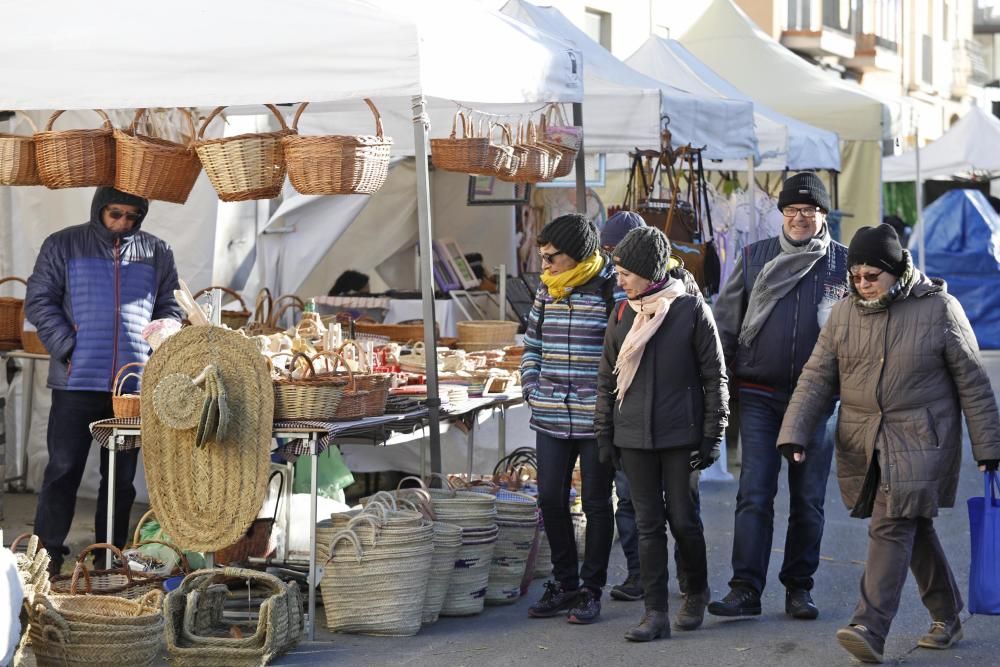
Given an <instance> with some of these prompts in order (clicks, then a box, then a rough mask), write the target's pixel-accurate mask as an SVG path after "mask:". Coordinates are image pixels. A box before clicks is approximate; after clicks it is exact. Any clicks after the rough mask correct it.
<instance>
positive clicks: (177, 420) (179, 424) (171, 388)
mask: <svg viewBox="0 0 1000 667" xmlns="http://www.w3.org/2000/svg"><path fill="white" fill-rule="evenodd" d="M204 403H205V391H204V390H203V389H202V388H201V387H199V386H197V385H196V384H194V382H192V381H191V376H189V375H185V374H184V373H173V374H171V375H168V376H166V377H164V378H162V379H161V380H160V382H159V383H158V384H157V385H156V389H155V390H154V391H153V407H154V408H155V409H156V416H157V417H159V418H160V421H161V422H163V424H164V425H165V426H168V427H170V428H172V429H177V430H186V429H189V428H194V427H196V426H197V425H198V420H199V418H200V417H201V410H202V406H203V405H204Z"/></svg>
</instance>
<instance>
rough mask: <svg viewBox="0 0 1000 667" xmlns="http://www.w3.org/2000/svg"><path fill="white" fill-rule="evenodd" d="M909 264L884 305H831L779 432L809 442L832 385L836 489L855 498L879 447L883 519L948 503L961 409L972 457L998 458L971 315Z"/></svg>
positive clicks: (954, 482)
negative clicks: (836, 406)
mask: <svg viewBox="0 0 1000 667" xmlns="http://www.w3.org/2000/svg"><path fill="white" fill-rule="evenodd" d="M907 261H908V268H907V269H906V270H905V271H904V275H903V277H902V278H901V279H900V282H899V285H900V293H899V295H898V296H897V297H896V298H895V299H894V300H888V299H886V300H884V302H883V304H882V306H883V307H878V308H874V309H873V308H866V307H862V306H861V305H859V303H858V300H859V297H858V295H857V294H854V295H853V296H852V297H851V298H850V299H845V300H843V301H841V302H839V303H837V304H836V305H835V306H834V307H833V311H832V313H831V315H830V320H829V321H828V322H827V324H826V326H825V327H824V328H823V332H822V333H821V334H820V337H819V341H818V342H817V344H816V348H815V349H814V350H813V353H812V356H811V357H810V358H809V361H808V363H806V366H805V368H804V369H803V371H802V376H801V377H800V378H799V383H798V385H797V386H796V387H795V392H794V394H793V396H792V400H791V403H790V404H789V406H788V410H787V412H786V413H785V417H784V421H783V423H782V426H781V432H780V433H779V436H778V444H779V445H781V444H786V443H795V444H799V445H802V446H806V447H807V446H808V443H809V442H810V440H811V439H810V437H809V434H810V433H812V432H813V431H814V429H815V426H816V419H817V418H818V416H819V415H820V414H821V412H822V407H823V406H825V405H827V404H828V403H829V399H830V397H832V396H833V394H834V392H836V391H837V388H838V385H839V390H840V401H841V403H840V417H839V420H838V423H837V477H838V481H839V483H840V493H841V496H842V498H843V500H844V503H845V504H846V505H847V507H848V508H853V507H854V506H855V505H856V504H857V501H858V498H859V496H860V494H861V490H862V485H863V482H864V479H865V475H866V473H867V472H868V468H869V466H870V465H871V462H872V457H873V456H874V453H875V451H876V450H878V451H880V452H881V456H880V457H879V464H880V466H881V473H882V477H881V482H880V484H881V486H882V490H883V491H884V492H885V493H886V495H887V497H888V506H887V512H888V516H889V517H890V518H915V517H934V516H936V515H937V511H938V508H939V507H952V506H954V504H955V494H956V489H957V486H958V476H959V472H958V471H959V464H960V463H961V459H962V424H961V421H960V419H961V414H962V413H963V412H964V413H965V419H966V423H967V424H968V428H969V437H970V439H971V440H972V453H973V456H974V457H975V459H976V460H977V461H982V460H986V459H997V458H1000V416H998V412H997V404H996V399H995V397H994V394H993V390H992V388H991V387H990V380H989V377H988V376H987V375H986V372H985V370H984V369H983V366H982V363H981V362H980V359H979V347H978V345H977V343H976V338H975V335H974V334H973V332H972V327H971V326H970V325H969V320H968V319H967V318H966V316H965V312H964V311H963V310H962V306H961V305H960V304H959V303H958V301H957V300H956V299H955V298H954V297H952V296H951V295H949V294H948V293H947V291H946V286H945V284H944V281H942V280H940V279H933V280H932V279H928V278H927V277H926V276H924V275H923V274H921V273H920V272H919V271H917V270H916V269H915V268H914V267H913V263H912V260H909V254H908V253H907ZM910 275H912V278H910ZM886 304H887V305H886ZM807 455H808V450H807Z"/></svg>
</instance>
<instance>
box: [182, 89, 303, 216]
mask: <svg viewBox="0 0 1000 667" xmlns="http://www.w3.org/2000/svg"><path fill="white" fill-rule="evenodd" d="M265 106H266V107H267V108H268V110H269V111H270V112H271V113H272V114H274V117H275V118H277V119H278V123H279V124H280V125H281V129H280V130H278V131H277V132H257V133H250V134H240V135H237V136H235V137H223V138H221V139H204V138H203V137H204V135H205V129H206V128H207V127H208V125H209V123H211V122H212V120H213V119H214V118H215V117H216V116H218V115H219V114H220V113H222V110H223V109H225V108H226V107H217V108H216V109H215V110H213V111H212V113H210V114H209V115H208V117H207V118H205V121H204V122H203V123H202V125H201V127H200V128H199V129H198V140H197V141H196V142H195V150H196V151H197V152H198V157H199V158H200V159H201V164H202V166H204V167H205V173H206V174H208V180H210V181H211V182H212V187H214V188H215V191H216V192H217V193H218V194H219V199H221V200H222V201H249V200H251V199H273V198H274V197H277V196H278V194H279V193H280V192H281V186H282V185H283V184H284V182H285V154H284V151H283V149H282V147H281V139H282V138H283V137H286V136H288V135H289V134H291V133H292V130H290V129H288V125H286V124H285V119H284V118H282V117H281V113H280V112H279V111H278V109H277V108H276V107H275V106H274V105H273V104H266V105H265Z"/></svg>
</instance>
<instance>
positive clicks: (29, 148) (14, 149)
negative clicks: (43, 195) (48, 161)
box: [0, 112, 42, 185]
mask: <svg viewBox="0 0 1000 667" xmlns="http://www.w3.org/2000/svg"><path fill="white" fill-rule="evenodd" d="M19 113H20V112H19ZM22 115H23V116H24V119H25V120H27V121H28V124H29V125H31V131H32V133H33V134H34V133H37V132H38V128H37V127H36V126H35V123H34V122H32V120H31V117H30V116H28V115H27V114H22ZM41 182H42V179H41V178H39V176H38V161H37V160H36V159H35V140H34V138H33V137H24V136H20V135H17V134H2V133H0V185H40V184H41Z"/></svg>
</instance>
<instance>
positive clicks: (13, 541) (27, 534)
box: [7, 533, 38, 553]
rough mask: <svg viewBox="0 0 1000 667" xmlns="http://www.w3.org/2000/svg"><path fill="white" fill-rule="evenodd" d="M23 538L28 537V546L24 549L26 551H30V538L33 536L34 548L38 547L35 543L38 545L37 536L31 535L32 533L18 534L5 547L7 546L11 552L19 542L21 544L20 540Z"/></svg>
mask: <svg viewBox="0 0 1000 667" xmlns="http://www.w3.org/2000/svg"><path fill="white" fill-rule="evenodd" d="M24 538H28V548H27V549H26V553H30V552H31V538H35V545H36V547H35V549H36V550H37V549H38V547H37V545H38V536H37V535H33V534H32V533H21V534H20V535H18V536H17V537H15V538H14V539H13V540H12V541H11V543H10V546H9V547H7V548H8V549H10V550H11V552H13V551H14V550H15V549H17V546H18V545H19V544H21V540H23V539H24Z"/></svg>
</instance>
